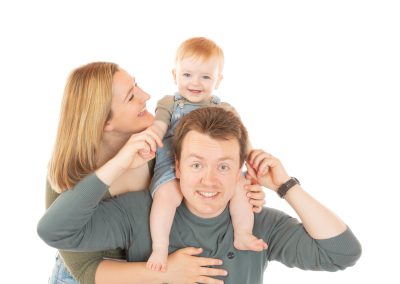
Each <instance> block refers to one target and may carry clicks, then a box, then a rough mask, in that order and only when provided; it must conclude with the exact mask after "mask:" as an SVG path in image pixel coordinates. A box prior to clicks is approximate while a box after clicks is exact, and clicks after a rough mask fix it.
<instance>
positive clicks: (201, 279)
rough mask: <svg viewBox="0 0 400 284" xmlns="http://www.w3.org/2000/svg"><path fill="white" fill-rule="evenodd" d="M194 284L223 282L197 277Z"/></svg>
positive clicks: (221, 283)
mask: <svg viewBox="0 0 400 284" xmlns="http://www.w3.org/2000/svg"><path fill="white" fill-rule="evenodd" d="M196 283H204V284H223V283H224V281H222V280H218V279H214V278H210V277H207V276H199V277H197V280H196Z"/></svg>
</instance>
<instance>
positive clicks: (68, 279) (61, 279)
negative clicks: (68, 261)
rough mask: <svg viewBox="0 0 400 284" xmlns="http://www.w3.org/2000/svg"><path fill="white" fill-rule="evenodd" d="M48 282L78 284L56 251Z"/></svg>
mask: <svg viewBox="0 0 400 284" xmlns="http://www.w3.org/2000/svg"><path fill="white" fill-rule="evenodd" d="M49 284H79V282H78V281H76V280H75V279H74V278H73V277H72V275H71V274H70V273H69V271H68V269H67V268H66V267H65V265H64V261H63V259H62V258H61V256H60V255H59V254H58V253H57V256H56V263H55V265H54V268H53V272H52V274H51V277H50V279H49Z"/></svg>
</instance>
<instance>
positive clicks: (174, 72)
mask: <svg viewBox="0 0 400 284" xmlns="http://www.w3.org/2000/svg"><path fill="white" fill-rule="evenodd" d="M172 78H174V82H175V85H176V69H175V68H174V69H172Z"/></svg>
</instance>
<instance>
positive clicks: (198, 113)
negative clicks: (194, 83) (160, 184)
mask: <svg viewBox="0 0 400 284" xmlns="http://www.w3.org/2000/svg"><path fill="white" fill-rule="evenodd" d="M192 130H194V131H197V132H199V133H201V134H205V135H208V136H209V137H211V138H213V139H216V140H230V139H236V140H237V141H238V143H239V147H240V165H242V164H243V162H244V161H245V159H246V156H247V130H246V128H245V127H244V125H243V123H242V122H241V121H240V119H239V118H238V117H237V116H236V115H235V114H234V113H233V112H231V111H228V110H225V109H223V108H221V107H205V108H199V109H196V110H193V111H191V112H190V113H188V114H187V115H185V116H184V117H183V118H182V119H181V120H180V121H179V123H178V125H177V126H176V130H175V135H174V138H173V147H174V151H175V156H176V159H177V160H178V161H179V160H180V158H181V153H182V143H183V139H184V138H185V136H186V134H187V133H188V132H189V131H192Z"/></svg>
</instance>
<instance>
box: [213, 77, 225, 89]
mask: <svg viewBox="0 0 400 284" xmlns="http://www.w3.org/2000/svg"><path fill="white" fill-rule="evenodd" d="M222 79H224V75H222V74H219V76H218V79H217V84H215V89H218V87H219V84H220V83H221V81H222Z"/></svg>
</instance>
